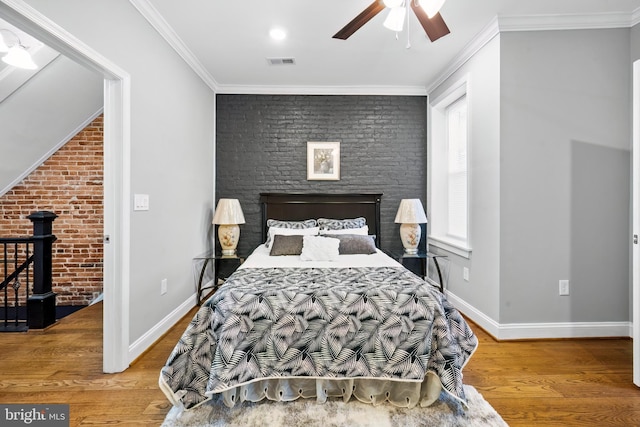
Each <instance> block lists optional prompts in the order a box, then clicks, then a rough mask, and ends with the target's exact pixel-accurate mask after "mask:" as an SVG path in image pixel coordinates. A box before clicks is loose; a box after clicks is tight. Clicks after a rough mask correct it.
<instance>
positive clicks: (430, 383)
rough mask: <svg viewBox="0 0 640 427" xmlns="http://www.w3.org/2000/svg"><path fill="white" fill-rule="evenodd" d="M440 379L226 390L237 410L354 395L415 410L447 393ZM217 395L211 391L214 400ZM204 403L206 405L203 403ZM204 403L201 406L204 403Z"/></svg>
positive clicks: (304, 381)
mask: <svg viewBox="0 0 640 427" xmlns="http://www.w3.org/2000/svg"><path fill="white" fill-rule="evenodd" d="M159 385H160V388H161V389H162V391H163V392H164V393H165V394H166V395H167V397H168V398H169V400H170V401H171V403H173V405H174V406H178V407H182V406H183V405H182V402H181V401H180V397H181V396H178V395H176V394H174V393H173V392H172V390H171V389H170V388H169V386H168V385H167V384H165V383H164V381H162V378H161V379H160V384H159ZM443 390H444V389H443V388H442V384H441V383H440V380H439V379H438V376H437V375H435V374H433V373H431V372H429V373H427V376H426V377H425V379H424V381H422V382H406V381H393V380H385V379H375V378H366V379H360V378H357V379H353V378H352V379H329V378H315V379H314V378H289V379H282V378H276V379H264V380H258V381H255V382H252V383H249V384H246V385H242V386H238V387H235V388H231V389H228V390H225V391H222V392H221V393H220V394H221V395H222V399H223V402H224V404H225V405H226V406H228V407H233V406H235V405H236V403H238V402H245V401H249V402H259V401H261V400H263V399H265V398H266V399H269V400H273V401H283V402H289V401H293V400H296V399H299V398H304V399H309V398H313V397H315V398H316V400H317V401H318V402H319V403H324V402H326V400H327V398H335V397H341V398H342V400H343V401H344V402H348V401H349V399H351V396H353V397H355V398H356V399H358V400H359V401H361V402H364V403H371V404H373V405H379V404H382V403H384V402H389V403H391V404H393V405H395V406H399V407H404V408H412V407H414V406H416V405H420V406H422V407H425V406H429V405H431V404H432V403H433V402H435V401H436V400H438V397H439V396H440V392H441V391H443ZM213 394H215V393H213V392H209V393H207V395H208V396H209V397H211V395H213ZM202 403H204V402H202ZM202 403H200V405H201V404H202ZM197 406H199V405H197Z"/></svg>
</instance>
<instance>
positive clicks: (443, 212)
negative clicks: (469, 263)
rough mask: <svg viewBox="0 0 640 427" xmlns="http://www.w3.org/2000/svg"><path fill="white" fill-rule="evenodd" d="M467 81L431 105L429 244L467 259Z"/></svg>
mask: <svg viewBox="0 0 640 427" xmlns="http://www.w3.org/2000/svg"><path fill="white" fill-rule="evenodd" d="M467 98H468V97H467V84H466V80H465V81H462V82H459V83H458V84H457V85H454V86H453V87H452V88H451V89H450V90H449V91H447V92H446V93H445V94H444V95H443V96H441V97H440V98H439V99H438V100H436V101H435V102H434V103H433V104H431V108H430V112H431V138H430V156H429V158H430V164H429V169H430V172H429V175H430V180H429V181H430V185H429V188H430V207H431V209H430V214H431V217H430V218H429V228H430V233H429V239H430V244H433V245H435V246H439V247H442V248H443V249H446V250H448V251H451V252H454V253H457V254H459V255H462V256H465V257H468V256H469V253H470V251H471V250H470V244H469V188H468V174H467V172H468V168H469V159H468V145H469V144H468V142H469V141H468V139H469V132H468V119H469V115H468V105H467Z"/></svg>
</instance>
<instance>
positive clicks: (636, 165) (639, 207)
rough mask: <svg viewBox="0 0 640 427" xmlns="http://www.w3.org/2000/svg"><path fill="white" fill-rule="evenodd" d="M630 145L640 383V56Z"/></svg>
mask: <svg viewBox="0 0 640 427" xmlns="http://www.w3.org/2000/svg"><path fill="white" fill-rule="evenodd" d="M632 81H633V83H632V84H633V88H632V94H633V95H632V96H633V100H632V104H633V107H632V110H631V111H632V117H631V127H632V131H631V133H632V147H631V153H632V154H631V163H632V165H631V170H632V172H631V174H632V178H631V189H632V190H631V192H632V195H631V199H632V208H631V218H632V219H631V222H632V224H631V229H632V234H633V236H632V243H631V268H632V273H631V305H632V312H633V314H632V316H633V319H632V322H633V323H632V324H633V383H634V384H635V385H637V386H638V387H640V244H638V239H639V238H640V60H638V61H634V63H633V77H632Z"/></svg>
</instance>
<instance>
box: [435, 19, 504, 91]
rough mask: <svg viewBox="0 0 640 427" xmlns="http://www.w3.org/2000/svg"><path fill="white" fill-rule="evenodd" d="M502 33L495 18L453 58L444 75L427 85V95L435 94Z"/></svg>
mask: <svg viewBox="0 0 640 427" xmlns="http://www.w3.org/2000/svg"><path fill="white" fill-rule="evenodd" d="M499 33H500V29H499V26H498V18H497V17H496V18H493V19H492V20H491V22H489V24H487V26H485V27H484V28H483V29H482V30H481V31H480V32H479V33H478V35H476V36H475V37H474V38H473V40H471V42H469V43H468V44H467V45H466V46H465V47H464V48H463V49H462V50H461V51H460V53H458V55H456V56H455V58H453V61H451V62H449V65H447V66H446V67H445V68H444V69H443V70H442V73H440V75H439V76H438V77H437V78H436V79H435V80H434V81H433V82H432V83H431V84H428V85H427V93H431V92H433V91H434V90H435V89H436V88H437V87H438V86H440V85H441V84H442V83H444V82H445V81H446V80H447V79H448V78H449V77H451V76H452V75H453V73H455V72H456V71H458V69H460V67H462V66H463V65H464V64H465V63H466V62H467V61H468V60H469V59H471V58H472V57H473V56H474V55H475V54H476V53H478V51H479V50H480V49H482V48H483V47H484V46H485V45H486V44H487V43H489V42H490V41H491V40H493V38H494V37H496V36H497V35H498V34H499Z"/></svg>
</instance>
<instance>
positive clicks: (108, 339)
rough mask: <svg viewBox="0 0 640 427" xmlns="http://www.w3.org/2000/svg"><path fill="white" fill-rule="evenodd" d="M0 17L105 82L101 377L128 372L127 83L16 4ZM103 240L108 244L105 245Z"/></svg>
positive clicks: (5, 4)
mask: <svg viewBox="0 0 640 427" xmlns="http://www.w3.org/2000/svg"><path fill="white" fill-rule="evenodd" d="M0 17H2V18H3V19H5V20H6V21H7V22H9V23H11V24H13V25H15V26H16V27H18V28H21V29H22V30H24V31H26V32H27V33H29V34H31V35H32V36H34V37H35V38H37V39H38V40H40V41H41V42H43V43H45V44H47V45H49V46H50V47H52V48H53V49H55V50H57V51H58V52H60V53H61V54H63V55H65V56H67V57H68V58H70V59H72V60H73V61H75V62H77V63H78V64H81V65H83V66H85V67H87V68H88V69H90V70H93V71H95V72H97V73H99V74H101V75H103V76H104V79H105V80H104V234H105V244H104V262H103V270H104V271H103V276H104V279H103V280H104V284H103V288H104V303H103V304H104V306H103V309H104V311H103V349H102V352H103V360H102V366H103V371H104V372H107V373H111V372H121V371H123V370H125V369H127V367H128V366H129V362H130V360H129V278H130V274H129V268H130V265H129V264H130V217H129V212H130V204H131V201H130V199H131V197H130V195H131V176H130V171H131V168H130V136H131V119H130V116H131V78H130V76H129V74H128V73H127V72H125V71H124V70H122V69H120V68H119V67H118V66H116V65H115V64H113V63H112V62H110V61H109V60H107V59H106V58H104V57H103V56H102V55H100V54H99V53H98V52H96V51H94V50H93V49H91V48H89V47H88V46H87V45H85V44H84V43H83V42H81V41H80V40H78V39H77V38H75V37H74V36H73V35H71V34H69V33H68V32H67V31H65V30H64V29H63V28H62V27H60V26H58V25H57V24H56V23H54V22H53V21H51V20H50V19H49V18H47V17H45V16H44V15H42V14H41V13H40V12H38V11H37V10H36V9H34V8H33V7H31V6H29V5H27V4H26V3H24V2H23V1H21V0H0ZM107 236H108V239H107Z"/></svg>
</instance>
